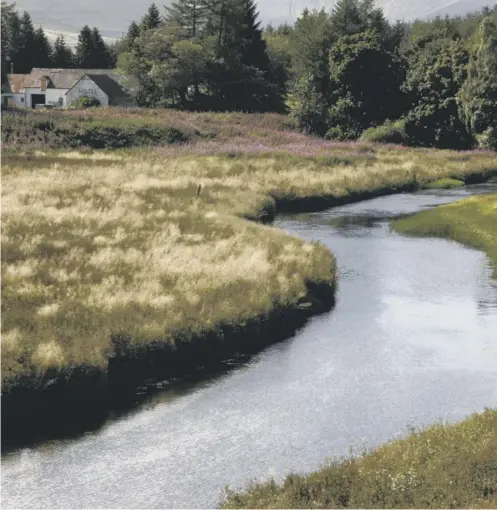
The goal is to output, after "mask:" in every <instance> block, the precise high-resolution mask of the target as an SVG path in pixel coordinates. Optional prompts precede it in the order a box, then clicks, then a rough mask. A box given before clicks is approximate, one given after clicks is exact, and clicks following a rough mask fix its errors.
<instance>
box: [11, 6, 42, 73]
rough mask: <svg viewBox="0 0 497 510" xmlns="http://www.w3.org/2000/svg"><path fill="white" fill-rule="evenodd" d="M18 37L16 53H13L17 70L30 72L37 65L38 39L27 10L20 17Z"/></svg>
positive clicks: (18, 71)
mask: <svg viewBox="0 0 497 510" xmlns="http://www.w3.org/2000/svg"><path fill="white" fill-rule="evenodd" d="M14 22H15V20H14ZM16 29H17V27H16ZM16 37H17V38H18V40H17V41H16V42H15V46H16V48H15V49H14V54H13V55H11V58H12V61H13V62H14V65H15V72H16V73H30V72H31V69H33V67H35V65H36V62H35V61H34V60H33V57H34V55H35V54H36V40H35V30H34V27H33V22H32V21H31V16H30V15H29V13H28V12H26V11H24V13H23V15H22V16H21V18H20V24H19V29H18V34H16ZM16 50H17V51H16Z"/></svg>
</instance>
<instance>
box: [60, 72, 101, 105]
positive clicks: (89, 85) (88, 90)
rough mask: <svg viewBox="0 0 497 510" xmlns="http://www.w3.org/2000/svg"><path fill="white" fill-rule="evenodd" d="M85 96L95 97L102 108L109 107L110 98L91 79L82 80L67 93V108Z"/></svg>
mask: <svg viewBox="0 0 497 510" xmlns="http://www.w3.org/2000/svg"><path fill="white" fill-rule="evenodd" d="M83 96H87V97H94V98H96V99H98V100H99V101H100V104H101V106H109V98H108V97H107V95H106V94H105V92H104V91H103V90H102V89H101V88H99V87H98V85H97V84H96V83H95V82H94V81H93V80H91V79H90V78H83V79H81V80H80V81H79V82H78V83H76V85H74V87H73V88H72V89H71V90H70V91H69V92H68V93H67V96H66V103H65V104H66V106H69V105H70V104H71V103H73V102H74V101H76V100H77V99H79V98H80V97H83Z"/></svg>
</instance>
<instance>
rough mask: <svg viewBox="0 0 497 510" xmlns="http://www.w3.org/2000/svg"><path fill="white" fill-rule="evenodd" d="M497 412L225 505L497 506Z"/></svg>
mask: <svg viewBox="0 0 497 510" xmlns="http://www.w3.org/2000/svg"><path fill="white" fill-rule="evenodd" d="M496 430H497V411H495V410H487V411H485V412H484V413H482V414H478V415H473V416H472V417H471V418H469V419H467V420H465V421H463V422H461V423H458V424H456V425H445V426H444V425H442V424H437V425H434V426H431V427H429V428H427V429H425V430H423V431H416V432H414V433H413V434H411V435H410V436H409V437H407V438H406V439H402V440H397V441H394V442H391V443H389V444H386V445H384V446H382V447H380V448H377V449H375V450H373V451H372V452H369V453H365V454H363V455H360V456H357V457H353V458H349V459H345V460H338V461H335V462H330V463H329V464H328V465H326V466H325V467H323V468H322V469H320V470H319V471H316V472H314V473H311V474H309V475H305V476H300V475H290V476H288V477H287V478H286V479H285V481H284V482H283V483H282V484H281V485H277V484H276V483H274V481H269V482H266V483H261V484H253V485H252V486H250V487H249V488H248V489H247V490H246V491H244V492H239V493H236V492H228V494H227V499H226V501H224V502H223V504H222V507H223V508H496V505H497V433H496Z"/></svg>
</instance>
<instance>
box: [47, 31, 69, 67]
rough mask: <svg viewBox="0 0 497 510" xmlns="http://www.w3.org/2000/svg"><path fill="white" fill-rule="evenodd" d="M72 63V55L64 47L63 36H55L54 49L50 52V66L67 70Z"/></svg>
mask: <svg viewBox="0 0 497 510" xmlns="http://www.w3.org/2000/svg"><path fill="white" fill-rule="evenodd" d="M73 62H74V55H73V53H72V51H71V48H69V47H68V46H67V45H66V41H65V39H64V36H63V35H59V36H57V39H55V43H54V48H53V52H52V64H53V66H54V67H57V68H61V69H67V68H70V67H72V65H73Z"/></svg>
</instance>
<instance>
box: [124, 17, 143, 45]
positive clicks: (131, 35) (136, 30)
mask: <svg viewBox="0 0 497 510" xmlns="http://www.w3.org/2000/svg"><path fill="white" fill-rule="evenodd" d="M139 35H140V27H139V26H138V23H136V21H132V22H131V23H130V25H129V27H128V32H127V33H126V37H125V40H126V43H125V48H126V49H127V50H129V49H130V48H131V46H132V45H133V43H134V42H135V40H136V38H137V37H138V36H139Z"/></svg>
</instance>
